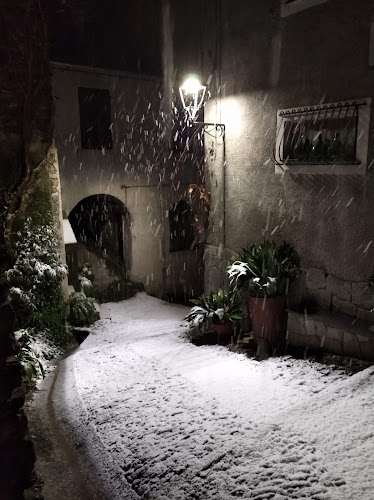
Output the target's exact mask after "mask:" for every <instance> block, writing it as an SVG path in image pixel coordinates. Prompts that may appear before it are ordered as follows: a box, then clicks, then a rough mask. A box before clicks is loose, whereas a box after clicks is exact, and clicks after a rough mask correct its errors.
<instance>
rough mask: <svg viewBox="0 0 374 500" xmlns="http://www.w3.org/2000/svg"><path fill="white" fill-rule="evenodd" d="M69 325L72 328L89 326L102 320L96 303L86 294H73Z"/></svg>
mask: <svg viewBox="0 0 374 500" xmlns="http://www.w3.org/2000/svg"><path fill="white" fill-rule="evenodd" d="M69 309H70V311H69V318H68V320H69V323H70V324H71V325H72V326H88V325H91V324H92V323H93V322H94V321H97V320H98V319H99V318H100V315H99V313H98V311H97V310H96V301H95V299H93V298H92V297H86V296H85V294H84V292H77V293H73V294H72V295H71V297H70V300H69Z"/></svg>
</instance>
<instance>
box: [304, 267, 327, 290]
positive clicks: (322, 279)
mask: <svg viewBox="0 0 374 500" xmlns="http://www.w3.org/2000/svg"><path fill="white" fill-rule="evenodd" d="M306 286H307V287H308V288H309V290H317V289H324V288H325V287H326V276H325V273H324V272H323V271H321V270H320V269H314V268H311V269H308V270H307V272H306Z"/></svg>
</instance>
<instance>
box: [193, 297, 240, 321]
mask: <svg viewBox="0 0 374 500" xmlns="http://www.w3.org/2000/svg"><path fill="white" fill-rule="evenodd" d="M191 302H192V303H193V304H195V305H194V306H193V307H192V309H191V311H190V312H189V314H187V316H186V317H185V319H186V320H187V321H188V322H189V323H192V324H198V325H200V324H201V323H208V325H210V324H225V323H229V322H233V321H234V320H236V319H240V318H241V314H240V299H239V295H238V294H237V293H236V291H235V290H232V289H230V290H228V291H226V290H221V289H220V290H218V292H217V293H213V292H210V294H208V295H205V294H202V295H200V297H198V298H197V299H192V300H191Z"/></svg>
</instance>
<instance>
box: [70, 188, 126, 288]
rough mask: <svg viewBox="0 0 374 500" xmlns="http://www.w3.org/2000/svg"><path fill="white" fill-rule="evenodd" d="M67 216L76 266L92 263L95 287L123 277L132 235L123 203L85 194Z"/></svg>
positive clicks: (111, 198) (111, 197)
mask: <svg viewBox="0 0 374 500" xmlns="http://www.w3.org/2000/svg"><path fill="white" fill-rule="evenodd" d="M68 218H69V222H70V224H71V227H72V229H73V231H74V234H75V237H76V239H77V258H76V259H77V261H78V262H77V267H81V266H82V265H83V264H85V263H86V262H88V263H89V264H90V265H91V267H92V271H93V273H94V275H95V287H98V288H99V289H102V288H105V287H106V286H108V285H109V284H110V283H112V282H113V281H114V280H117V279H123V278H124V277H126V276H127V268H128V266H129V265H130V256H131V252H130V250H131V249H130V245H131V237H130V224H129V216H128V211H127V209H126V207H125V205H124V204H123V203H122V202H121V201H120V200H119V199H118V198H115V197H114V196H111V195H107V194H97V195H93V196H88V197H87V198H84V199H83V200H81V201H80V202H79V203H77V205H76V206H75V207H74V208H73V210H72V211H71V212H70V214H69V217H68ZM69 267H70V266H69Z"/></svg>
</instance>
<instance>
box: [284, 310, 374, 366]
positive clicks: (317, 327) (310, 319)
mask: <svg viewBox="0 0 374 500" xmlns="http://www.w3.org/2000/svg"><path fill="white" fill-rule="evenodd" d="M287 342H288V343H289V344H290V345H294V346H298V347H303V348H305V349H306V350H308V349H312V350H314V351H315V350H322V351H326V352H331V353H334V354H338V355H340V356H350V357H355V358H359V359H364V360H367V361H374V324H373V323H369V322H367V321H364V320H357V319H355V320H353V321H352V319H351V318H350V317H349V316H344V315H341V314H336V313H324V312H321V313H317V314H302V313H298V312H294V311H289V312H288V318H287Z"/></svg>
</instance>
